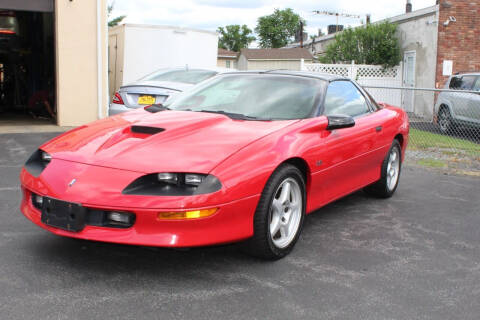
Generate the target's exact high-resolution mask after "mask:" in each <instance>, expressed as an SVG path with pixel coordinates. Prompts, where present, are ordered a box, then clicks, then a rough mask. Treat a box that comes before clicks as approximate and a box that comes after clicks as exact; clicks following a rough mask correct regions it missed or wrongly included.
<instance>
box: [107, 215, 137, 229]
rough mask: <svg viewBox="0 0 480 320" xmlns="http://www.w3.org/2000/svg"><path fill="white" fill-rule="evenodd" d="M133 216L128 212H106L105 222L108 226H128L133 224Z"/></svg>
mask: <svg viewBox="0 0 480 320" xmlns="http://www.w3.org/2000/svg"><path fill="white" fill-rule="evenodd" d="M133 217H134V216H133V215H132V214H131V213H128V212H107V220H108V223H109V224H114V225H115V224H120V225H124V226H130V225H132V224H133Z"/></svg>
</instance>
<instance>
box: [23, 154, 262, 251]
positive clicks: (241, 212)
mask: <svg viewBox="0 0 480 320" xmlns="http://www.w3.org/2000/svg"><path fill="white" fill-rule="evenodd" d="M54 168H55V169H54ZM139 175H141V173H138V172H129V171H122V170H118V169H111V168H105V167H97V166H90V165H85V164H81V163H74V162H69V161H63V160H58V159H53V160H52V162H51V164H49V166H48V167H47V168H46V169H45V170H44V171H43V172H42V173H41V175H40V176H39V177H34V176H32V175H31V174H30V173H29V172H28V171H26V170H25V169H22V171H21V174H20V180H21V185H22V192H23V199H22V202H21V206H20V207H21V211H22V213H23V214H24V215H25V217H27V218H28V219H29V220H31V221H32V222H33V223H35V224H37V225H38V226H40V227H42V228H44V229H46V230H48V231H50V232H52V233H54V234H57V235H61V236H67V237H72V238H80V239H87V240H96V241H104V242H114V243H123V244H133V245H146V246H160V247H193V246H204V245H212V244H220V243H228V242H235V241H240V240H242V239H246V238H248V237H250V236H252V235H253V215H254V213H255V209H256V206H257V203H258V200H259V198H260V195H253V196H250V197H247V198H243V199H235V198H231V197H229V198H228V199H227V195H229V194H228V192H227V191H226V190H221V191H218V192H216V193H212V194H208V195H198V196H175V197H172V196H169V197H160V196H133V195H123V194H121V190H120V191H118V186H119V185H120V186H126V185H128V183H129V182H131V181H133V180H135V179H136V178H137V177H138V176H139ZM73 178H78V180H77V181H76V183H75V184H74V185H73V186H69V182H70V181H72V179H73ZM32 192H33V193H35V194H37V195H40V196H47V197H50V198H54V199H59V200H63V201H67V202H72V203H78V204H81V205H82V206H83V207H85V208H88V209H92V210H103V211H121V212H131V213H133V214H135V223H134V224H133V226H132V227H129V228H125V229H119V228H113V227H104V226H93V225H86V226H85V227H84V228H83V230H81V231H78V232H71V231H66V230H63V229H59V228H55V227H51V226H48V225H46V224H44V223H43V222H42V221H41V212H40V210H39V209H37V208H36V207H35V206H34V205H33V203H32V199H31V198H32V197H31V196H32ZM207 208H218V211H217V212H216V213H215V214H213V215H212V216H209V217H205V218H198V219H184V220H158V219H157V216H158V213H159V212H171V211H191V210H199V209H207Z"/></svg>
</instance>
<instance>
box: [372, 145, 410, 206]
mask: <svg viewBox="0 0 480 320" xmlns="http://www.w3.org/2000/svg"><path fill="white" fill-rule="evenodd" d="M401 157H402V148H401V147H400V143H399V142H398V140H396V139H395V140H393V143H392V146H391V147H390V149H389V150H388V153H387V156H386V157H385V159H384V160H383V163H382V168H381V170H382V173H381V177H380V180H378V181H377V182H375V183H374V184H371V185H369V186H368V187H365V188H364V189H363V190H364V191H365V192H366V193H367V194H369V195H372V196H375V197H378V198H390V197H391V196H393V194H394V193H395V190H397V186H398V182H399V181H400V172H401V168H402V159H401Z"/></svg>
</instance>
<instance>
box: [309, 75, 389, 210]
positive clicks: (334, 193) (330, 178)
mask: <svg viewBox="0 0 480 320" xmlns="http://www.w3.org/2000/svg"><path fill="white" fill-rule="evenodd" d="M323 114H324V115H326V116H330V115H348V116H351V117H353V118H354V119H355V126H353V127H351V128H344V129H338V130H333V131H325V133H324V135H323V137H322V161H323V164H322V170H321V171H320V172H319V173H318V176H317V177H316V179H315V182H316V184H317V183H318V185H312V187H313V188H315V189H316V191H318V192H321V193H322V195H323V196H322V198H323V201H324V203H328V202H330V201H332V200H334V199H336V198H339V197H341V196H343V195H345V194H348V193H350V192H352V191H355V190H357V189H359V188H361V187H363V186H365V185H367V184H370V183H371V182H374V181H375V180H377V179H379V178H380V176H379V175H380V170H379V168H380V164H381V161H382V160H383V158H384V156H385V155H384V154H383V153H384V152H383V151H382V150H381V147H382V145H383V144H385V142H384V138H383V124H384V122H385V117H384V116H383V114H382V113H378V112H375V110H373V109H372V106H371V105H370V103H369V99H368V98H367V97H365V96H364V94H363V92H362V91H361V90H360V89H359V88H358V87H357V86H356V85H355V84H353V83H352V82H351V81H347V80H339V81H333V82H331V83H330V84H329V86H328V88H327V92H326V94H325V102H324V107H323Z"/></svg>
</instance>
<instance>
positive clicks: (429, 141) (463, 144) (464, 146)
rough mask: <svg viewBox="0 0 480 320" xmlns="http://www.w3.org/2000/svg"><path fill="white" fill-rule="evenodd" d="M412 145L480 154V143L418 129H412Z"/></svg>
mask: <svg viewBox="0 0 480 320" xmlns="http://www.w3.org/2000/svg"><path fill="white" fill-rule="evenodd" d="M410 146H411V147H412V148H413V149H431V148H434V149H460V150H464V151H467V152H469V153H471V154H472V155H473V156H478V155H479V154H480V144H477V143H474V142H471V141H468V140H463V139H458V138H454V137H451V136H448V135H443V134H437V133H432V132H427V131H422V130H418V129H410ZM439 151H440V150H439ZM445 151H447V150H445Z"/></svg>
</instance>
